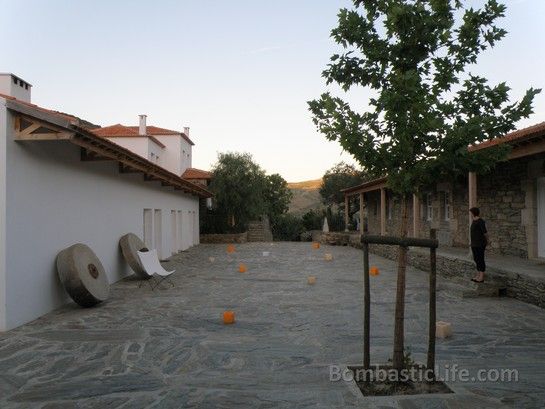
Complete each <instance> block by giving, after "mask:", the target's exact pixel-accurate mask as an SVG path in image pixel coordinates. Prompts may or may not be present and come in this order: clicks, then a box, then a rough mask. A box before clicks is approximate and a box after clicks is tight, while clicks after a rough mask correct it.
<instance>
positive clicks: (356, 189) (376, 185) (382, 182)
mask: <svg viewBox="0 0 545 409" xmlns="http://www.w3.org/2000/svg"><path fill="white" fill-rule="evenodd" d="M387 182H388V178H387V177H386V176H383V177H381V178H378V179H374V180H371V181H369V182H365V183H362V184H361V185H357V186H352V187H349V188H346V189H342V190H341V192H343V193H344V194H345V196H354V195H357V194H360V193H366V192H372V191H374V190H380V189H384V188H386V187H387Z"/></svg>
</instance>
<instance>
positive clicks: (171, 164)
mask: <svg viewBox="0 0 545 409" xmlns="http://www.w3.org/2000/svg"><path fill="white" fill-rule="evenodd" d="M154 138H157V140H159V141H160V142H161V143H162V144H163V145H165V149H163V153H162V156H161V166H162V167H164V168H165V169H167V170H168V171H170V172H172V173H174V174H176V175H178V176H180V175H181V174H182V171H181V160H180V152H181V140H182V138H181V137H180V136H179V135H156V136H154Z"/></svg>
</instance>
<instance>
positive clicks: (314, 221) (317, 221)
mask: <svg viewBox="0 0 545 409" xmlns="http://www.w3.org/2000/svg"><path fill="white" fill-rule="evenodd" d="M324 216H325V214H324V212H323V211H321V210H314V209H313V210H309V211H308V212H306V213H305V214H304V215H303V216H302V217H301V219H302V221H303V227H304V228H305V230H307V231H310V230H322V227H323V222H324Z"/></svg>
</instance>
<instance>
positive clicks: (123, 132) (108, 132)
mask: <svg viewBox="0 0 545 409" xmlns="http://www.w3.org/2000/svg"><path fill="white" fill-rule="evenodd" d="M133 128H135V127H132V126H124V125H121V124H115V125H111V126H105V127H104V128H97V129H91V132H92V133H94V134H95V135H96V136H100V137H101V138H130V137H133V138H134V137H139V136H141V137H148V138H150V139H151V140H152V141H153V142H155V143H156V144H157V145H159V146H161V147H162V148H164V147H165V145H164V144H163V143H162V142H161V141H159V139H157V138H155V137H154V136H153V135H152V134H150V133H149V132H148V134H147V135H140V134H139V133H138V127H136V129H133Z"/></svg>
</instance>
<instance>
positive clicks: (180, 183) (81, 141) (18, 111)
mask: <svg viewBox="0 0 545 409" xmlns="http://www.w3.org/2000/svg"><path fill="white" fill-rule="evenodd" d="M6 107H7V108H8V109H9V110H10V111H12V112H14V113H15V124H14V125H15V130H14V132H15V140H16V141H18V142H30V141H52V140H55V141H67V142H70V143H72V144H74V145H76V146H79V147H80V148H81V160H82V161H92V160H110V161H116V162H118V164H119V171H120V173H143V174H144V180H146V181H160V182H161V184H162V185H163V186H171V187H173V188H174V189H175V190H180V191H182V192H184V193H188V194H192V195H196V196H199V197H201V198H208V197H212V196H213V195H212V193H211V192H210V191H208V190H207V189H205V188H203V187H202V186H199V185H197V184H195V183H192V182H190V181H188V180H185V179H182V178H181V177H180V176H178V175H176V174H174V173H172V172H169V171H168V170H166V169H164V168H162V167H160V166H158V165H156V164H154V163H152V162H150V161H148V160H146V159H145V158H142V157H141V156H139V155H137V154H135V153H134V152H131V151H130V150H128V149H126V148H124V147H122V146H120V145H117V144H116V143H114V142H111V141H109V140H108V139H105V138H101V137H99V136H96V135H94V134H93V133H91V132H89V131H88V130H87V129H85V128H82V127H81V126H80V124H79V121H77V120H75V119H71V118H69V117H67V116H63V115H60V114H56V113H54V112H51V111H47V110H44V109H40V108H38V107H34V106H30V105H28V104H24V103H21V102H19V101H15V100H6Z"/></svg>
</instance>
